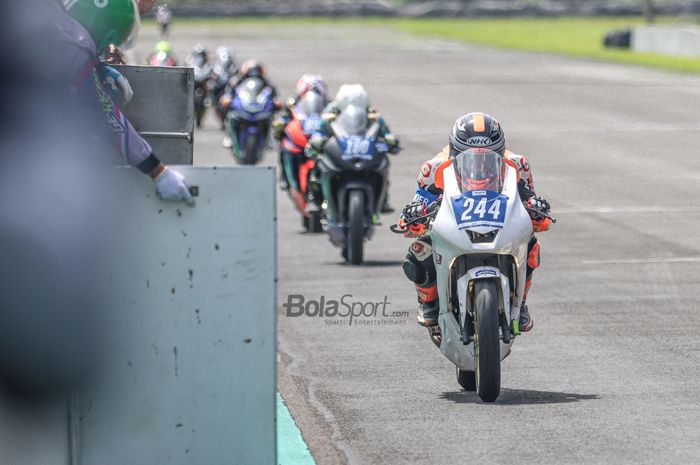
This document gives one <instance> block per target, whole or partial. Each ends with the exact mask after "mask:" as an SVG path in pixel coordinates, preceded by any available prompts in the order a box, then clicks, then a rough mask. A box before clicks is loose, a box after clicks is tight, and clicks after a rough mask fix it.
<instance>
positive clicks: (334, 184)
mask: <svg viewBox="0 0 700 465" xmlns="http://www.w3.org/2000/svg"><path fill="white" fill-rule="evenodd" d="M352 140H353V142H348V140H347V138H344V137H343V136H342V135H334V136H332V137H331V138H330V139H328V141H327V142H326V143H325V145H324V149H323V156H322V157H321V158H320V159H319V161H318V162H317V164H316V166H317V169H318V172H319V175H320V176H319V177H320V183H321V189H322V192H323V198H324V201H325V213H326V221H327V228H328V230H329V233H330V236H331V241H332V242H333V243H334V244H336V245H340V246H342V245H343V244H344V243H345V231H344V228H345V224H344V221H345V217H346V212H345V207H346V199H347V196H348V193H349V192H350V191H351V190H362V191H363V192H364V193H365V197H366V198H367V205H368V207H369V209H370V210H371V211H370V212H369V213H370V215H372V214H375V213H377V211H378V209H379V207H380V205H381V203H382V202H383V201H384V197H385V196H386V185H387V177H388V169H389V161H388V159H387V156H386V151H384V150H383V148H384V146H383V145H382V143H381V142H377V141H376V129H374V128H370V130H368V133H367V136H366V137H365V138H363V139H362V140H367V141H369V142H368V146H367V147H366V149H367V150H358V153H355V154H352V153H349V152H348V144H349V143H350V144H353V143H355V141H357V142H360V138H357V139H352ZM359 152H363V153H359ZM366 228H367V235H366V237H367V238H370V237H371V235H372V232H373V226H372V224H371V222H370V221H369V218H368V224H367V225H366Z"/></svg>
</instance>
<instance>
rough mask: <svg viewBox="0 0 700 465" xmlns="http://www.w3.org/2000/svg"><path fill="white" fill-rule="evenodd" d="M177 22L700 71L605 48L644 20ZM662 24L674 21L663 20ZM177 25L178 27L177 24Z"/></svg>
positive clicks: (696, 65)
mask: <svg viewBox="0 0 700 465" xmlns="http://www.w3.org/2000/svg"><path fill="white" fill-rule="evenodd" d="M177 22H178V23H179V22H182V24H189V25H202V26H212V27H216V26H233V25H239V26H245V25H258V24H268V25H282V24H284V25H290V26H294V25H298V26H314V25H318V26H322V25H324V26H327V25H329V24H344V25H356V26H373V27H391V28H394V29H397V30H400V31H404V32H409V33H412V34H418V35H423V36H426V37H438V38H445V39H451V40H457V41H462V42H467V43H473V44H480V45H486V46H491V47H497V48H504V49H513V50H525V51H533V52H547V53H556V54H561V55H568V56H575V57H585V58H594V59H599V60H606V61H615V62H620V63H627V64H633V65H641V66H651V67H656V68H663V69H670V70H674V71H681V72H686V73H696V74H700V59H696V58H684V57H672V56H667V55H659V54H653V53H636V52H632V51H630V50H618V49H606V48H605V47H603V37H604V36H605V34H606V33H608V32H610V31H612V30H615V29H621V28H629V27H634V26H637V25H640V24H642V23H643V21H642V19H641V18H624V17H623V18H605V17H595V18H503V19H482V18H479V19H476V18H459V19H404V18H337V19H336V18H326V17H289V18H288V17H266V18H260V17H251V18H214V19H199V18H191V19H190V18H179V19H177ZM661 22H670V19H668V18H663V19H661ZM175 27H177V26H175Z"/></svg>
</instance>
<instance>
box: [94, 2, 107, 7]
mask: <svg viewBox="0 0 700 465" xmlns="http://www.w3.org/2000/svg"><path fill="white" fill-rule="evenodd" d="M107 4H109V0H95V6H96V7H97V8H104V7H106V6H107Z"/></svg>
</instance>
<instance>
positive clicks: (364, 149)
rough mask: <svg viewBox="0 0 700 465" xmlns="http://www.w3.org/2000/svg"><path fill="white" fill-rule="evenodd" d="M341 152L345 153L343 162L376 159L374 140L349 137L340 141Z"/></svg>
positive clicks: (342, 156)
mask: <svg viewBox="0 0 700 465" xmlns="http://www.w3.org/2000/svg"><path fill="white" fill-rule="evenodd" d="M338 143H339V145H340V148H341V150H342V151H343V153H342V155H341V158H342V159H343V160H354V159H357V158H359V159H362V160H371V159H372V158H374V152H375V142H374V139H371V138H368V137H360V136H348V137H346V138H341V139H338Z"/></svg>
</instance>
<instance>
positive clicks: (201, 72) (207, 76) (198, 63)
mask: <svg viewBox="0 0 700 465" xmlns="http://www.w3.org/2000/svg"><path fill="white" fill-rule="evenodd" d="M185 63H186V64H187V65H188V66H191V67H192V68H194V115H195V122H196V123H197V127H201V126H202V119H203V118H204V114H205V112H206V110H207V98H208V95H209V81H210V80H211V73H212V68H211V65H210V64H209V56H208V54H207V51H206V50H205V48H204V47H203V46H202V45H197V46H195V48H194V50H193V52H192V53H191V54H190V55H188V56H187V58H186V60H185Z"/></svg>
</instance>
